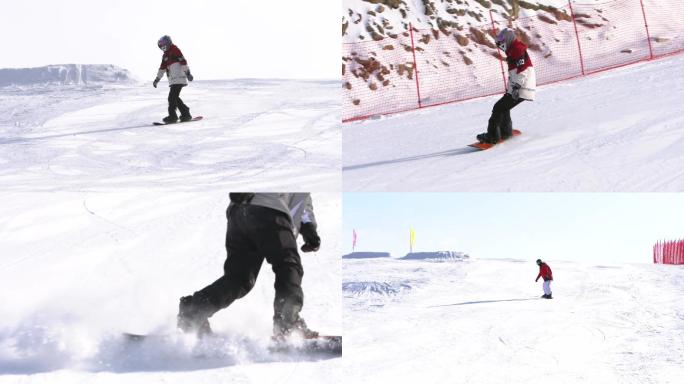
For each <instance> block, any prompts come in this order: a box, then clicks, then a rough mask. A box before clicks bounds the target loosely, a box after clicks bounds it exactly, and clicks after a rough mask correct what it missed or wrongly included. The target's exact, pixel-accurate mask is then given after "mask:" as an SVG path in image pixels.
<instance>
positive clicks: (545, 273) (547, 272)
mask: <svg viewBox="0 0 684 384" xmlns="http://www.w3.org/2000/svg"><path fill="white" fill-rule="evenodd" d="M537 265H538V266H539V274H538V275H537V278H536V279H534V282H535V283H536V282H537V281H539V278H540V277H541V278H542V279H544V294H543V295H542V298H543V299H553V296H552V295H551V282H552V281H553V273H552V272H551V268H550V267H549V265H548V264H546V263H545V262H543V261H541V259H537Z"/></svg>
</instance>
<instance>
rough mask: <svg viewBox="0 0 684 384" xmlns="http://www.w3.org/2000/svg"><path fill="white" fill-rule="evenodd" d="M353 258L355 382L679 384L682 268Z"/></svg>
mask: <svg viewBox="0 0 684 384" xmlns="http://www.w3.org/2000/svg"><path fill="white" fill-rule="evenodd" d="M549 265H550V266H551V268H552V269H553V274H554V278H555V281H554V282H553V283H552V285H551V288H552V290H553V294H554V299H553V300H544V299H541V298H540V295H541V294H542V293H543V292H542V286H541V285H542V282H541V279H540V281H539V282H538V283H535V282H534V278H535V277H536V276H537V272H538V267H537V266H536V264H535V263H534V260H529V261H527V260H526V261H521V260H511V259H505V260H488V259H471V260H469V261H454V262H442V263H434V262H429V261H428V260H400V259H367V260H344V261H343V294H344V323H345V324H351V325H352V326H345V346H344V347H345V352H344V353H345V357H344V360H345V361H344V365H345V367H346V369H345V382H349V383H435V384H436V383H448V382H458V383H478V384H488V383H492V384H494V383H497V384H498V383H511V384H518V383H520V384H537V383H539V384H546V383H558V384H561V383H568V384H570V383H634V384H637V383H638V384H642V383H652V384H656V383H658V384H663V383H672V384H674V383H679V382H680V381H681V378H682V377H684V368H683V367H682V364H681V362H682V360H683V359H684V304H682V300H681V298H682V295H684V268H682V267H680V266H668V265H649V264H610V265H603V264H580V263H576V262H561V261H553V260H551V261H549Z"/></svg>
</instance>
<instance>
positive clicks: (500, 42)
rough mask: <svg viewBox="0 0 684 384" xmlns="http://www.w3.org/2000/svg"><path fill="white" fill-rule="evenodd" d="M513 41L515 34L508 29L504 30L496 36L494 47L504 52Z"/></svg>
mask: <svg viewBox="0 0 684 384" xmlns="http://www.w3.org/2000/svg"><path fill="white" fill-rule="evenodd" d="M513 40H515V32H513V30H512V29H510V28H504V29H502V30H501V32H499V33H498V34H497V35H496V46H497V47H499V48H500V49H501V50H502V51H506V50H507V49H508V47H510V46H511V43H513Z"/></svg>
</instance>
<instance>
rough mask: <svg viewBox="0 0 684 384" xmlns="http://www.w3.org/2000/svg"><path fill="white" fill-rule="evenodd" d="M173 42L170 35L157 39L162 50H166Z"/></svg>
mask: <svg viewBox="0 0 684 384" xmlns="http://www.w3.org/2000/svg"><path fill="white" fill-rule="evenodd" d="M171 44H173V43H172V42H171V37H170V36H169V35H164V36H162V37H160V38H159V40H157V47H159V49H161V50H162V51H166V50H167V49H169V47H170V46H171Z"/></svg>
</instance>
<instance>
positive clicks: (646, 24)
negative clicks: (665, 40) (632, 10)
mask: <svg viewBox="0 0 684 384" xmlns="http://www.w3.org/2000/svg"><path fill="white" fill-rule="evenodd" d="M639 2H641V13H642V14H643V15H644V26H645V27H646V38H647V39H648V51H649V52H650V54H651V60H653V47H652V46H651V33H650V32H649V31H648V21H646V10H645V8H644V0H639Z"/></svg>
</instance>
